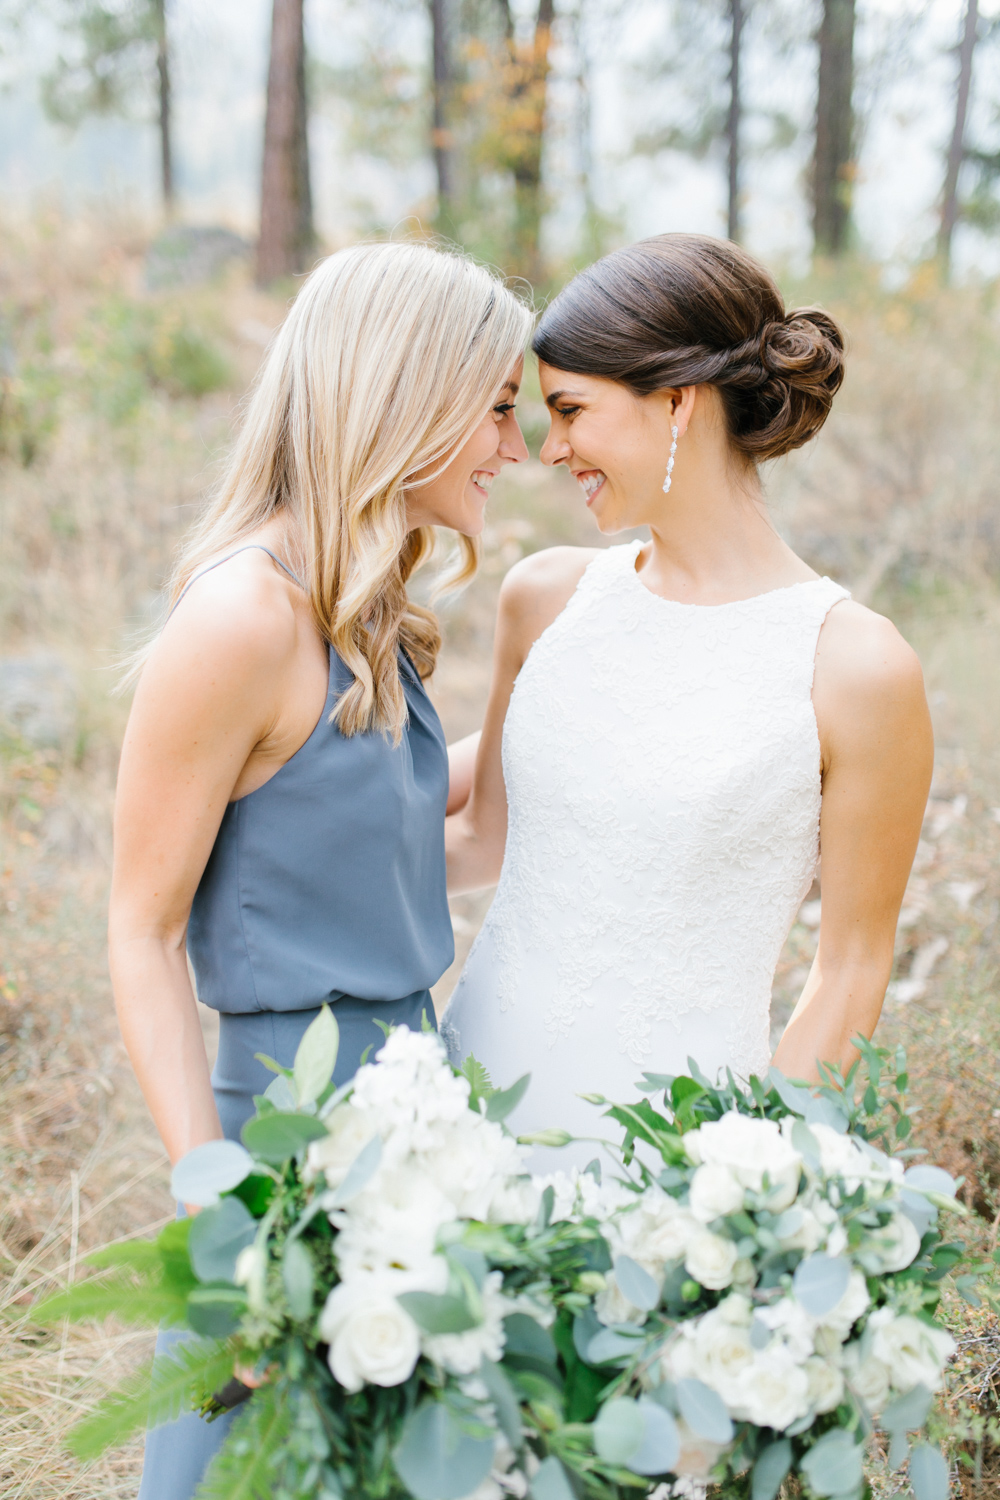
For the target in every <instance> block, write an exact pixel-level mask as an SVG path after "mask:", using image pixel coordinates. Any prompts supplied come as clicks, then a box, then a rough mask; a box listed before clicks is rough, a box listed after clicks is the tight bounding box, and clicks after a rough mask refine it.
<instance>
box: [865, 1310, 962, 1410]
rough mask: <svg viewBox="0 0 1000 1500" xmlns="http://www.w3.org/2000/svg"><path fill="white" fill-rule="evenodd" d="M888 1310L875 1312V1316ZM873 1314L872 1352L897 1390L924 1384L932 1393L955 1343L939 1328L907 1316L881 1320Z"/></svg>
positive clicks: (949, 1335) (939, 1381)
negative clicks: (888, 1374)
mask: <svg viewBox="0 0 1000 1500" xmlns="http://www.w3.org/2000/svg"><path fill="white" fill-rule="evenodd" d="M885 1311H888V1309H883V1308H880V1309H879V1313H881V1312H885ZM879 1313H876V1314H874V1315H873V1317H872V1319H871V1323H872V1324H873V1325H875V1337H874V1338H873V1340H872V1353H873V1354H874V1356H875V1358H876V1359H880V1360H881V1361H882V1363H883V1364H884V1365H886V1366H888V1368H889V1371H890V1372H891V1377H892V1383H893V1385H894V1386H895V1387H896V1389H897V1390H898V1391H908V1390H910V1389H911V1388H912V1387H913V1386H915V1385H925V1386H926V1387H927V1389H928V1390H929V1391H936V1390H937V1388H938V1386H939V1385H940V1384H941V1376H942V1373H943V1371H944V1367H945V1365H946V1364H947V1362H948V1360H949V1359H950V1358H951V1356H952V1355H953V1354H954V1352H955V1348H956V1345H955V1340H954V1339H953V1338H952V1336H951V1334H950V1333H945V1331H944V1329H943V1328H933V1327H932V1326H931V1325H930V1324H929V1323H924V1322H922V1321H921V1319H920V1318H914V1317H913V1316H911V1315H910V1314H909V1313H903V1314H901V1315H900V1316H899V1317H892V1318H891V1320H890V1319H886V1320H885V1321H883V1320H882V1319H881V1318H880V1317H879Z"/></svg>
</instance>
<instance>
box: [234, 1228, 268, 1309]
mask: <svg viewBox="0 0 1000 1500" xmlns="http://www.w3.org/2000/svg"><path fill="white" fill-rule="evenodd" d="M233 1280H234V1281H235V1283H236V1285H237V1286H245V1287H246V1289H247V1301H248V1302H249V1304H250V1306H251V1308H252V1309H253V1311H254V1312H263V1310H264V1307H265V1304H266V1302H267V1296H266V1284H267V1255H266V1254H265V1253H264V1251H263V1250H262V1249H261V1247H260V1246H259V1245H246V1246H244V1248H243V1249H242V1250H241V1251H240V1253H239V1255H237V1257H236V1269H235V1270H234V1272H233Z"/></svg>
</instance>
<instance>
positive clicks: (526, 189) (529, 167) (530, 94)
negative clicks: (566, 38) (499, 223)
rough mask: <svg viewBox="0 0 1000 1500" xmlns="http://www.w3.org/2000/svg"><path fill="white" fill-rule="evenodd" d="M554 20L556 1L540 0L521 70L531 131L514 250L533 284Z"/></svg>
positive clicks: (518, 171)
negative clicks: (528, 48)
mask: <svg viewBox="0 0 1000 1500" xmlns="http://www.w3.org/2000/svg"><path fill="white" fill-rule="evenodd" d="M554 20H555V4H554V0H538V14H537V16H536V18H535V34H534V39H533V42H532V46H531V51H530V55H529V57H528V58H527V59H526V60H525V65H524V68H523V70H522V71H523V75H524V88H523V94H524V95H526V96H527V97H526V98H524V99H523V104H527V105H528V114H527V119H528V128H527V130H526V131H525V132H524V135H523V139H522V145H521V150H520V151H519V152H518V155H517V160H516V161H515V164H514V213H515V223H514V247H515V259H516V266H515V269H516V270H517V271H518V273H519V274H520V275H522V276H526V277H527V278H528V280H529V281H531V282H536V281H538V280H540V278H541V275H542V262H541V236H542V147H543V145H544V141H545V106H546V100H547V92H548V78H549V70H550V62H549V52H550V48H551V46H552V24H553V22H554ZM522 107H523V105H522Z"/></svg>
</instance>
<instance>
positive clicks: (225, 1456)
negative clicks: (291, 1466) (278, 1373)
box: [195, 1385, 292, 1500]
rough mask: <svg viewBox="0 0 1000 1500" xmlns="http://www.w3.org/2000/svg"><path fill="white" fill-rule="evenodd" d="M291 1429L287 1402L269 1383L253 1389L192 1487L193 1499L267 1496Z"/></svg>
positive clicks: (268, 1498)
mask: <svg viewBox="0 0 1000 1500" xmlns="http://www.w3.org/2000/svg"><path fill="white" fill-rule="evenodd" d="M291 1430H292V1420H291V1412H290V1409H289V1406H288V1402H287V1400H286V1399H285V1397H284V1396H283V1395H282V1394H279V1392H278V1391H277V1390H276V1389H275V1387H274V1386H273V1385H263V1386H261V1387H260V1389H259V1390H257V1391H255V1392H254V1394H253V1396H252V1397H251V1398H250V1400H249V1401H248V1402H247V1403H246V1405H245V1406H244V1408H243V1410H242V1412H241V1413H240V1415H239V1416H238V1417H237V1418H236V1420H235V1422H234V1423H233V1426H232V1430H231V1431H230V1433H229V1436H228V1437H227V1439H226V1442H225V1444H224V1445H223V1447H222V1448H221V1449H220V1450H219V1452H218V1453H217V1454H216V1455H215V1458H214V1459H213V1460H212V1463H211V1465H210V1467H209V1470H208V1473H207V1474H206V1475H205V1478H204V1479H203V1480H202V1482H201V1484H200V1485H199V1486H198V1488H197V1490H196V1491H195V1500H271V1495H272V1493H273V1490H274V1465H275V1462H276V1460H277V1458H278V1456H279V1454H280V1452H281V1448H282V1446H283V1444H284V1443H285V1442H286V1441H287V1439H288V1437H289V1435H290V1433H291Z"/></svg>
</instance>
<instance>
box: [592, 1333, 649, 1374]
mask: <svg viewBox="0 0 1000 1500" xmlns="http://www.w3.org/2000/svg"><path fill="white" fill-rule="evenodd" d="M625 1326H626V1327H634V1325H633V1324H627V1325H625ZM641 1337H642V1335H641V1333H640V1331H639V1329H635V1332H634V1333H623V1332H622V1331H621V1329H620V1328H602V1329H601V1331H600V1333H598V1334H596V1335H595V1336H594V1337H593V1338H592V1339H591V1341H590V1344H589V1345H588V1348H587V1363H588V1364H591V1365H604V1364H607V1363H608V1362H609V1361H610V1360H613V1359H633V1358H634V1357H635V1355H636V1354H637V1353H638V1350H639V1338H641Z"/></svg>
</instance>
